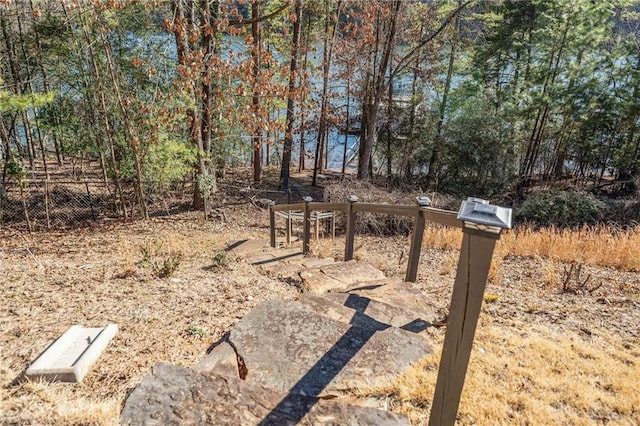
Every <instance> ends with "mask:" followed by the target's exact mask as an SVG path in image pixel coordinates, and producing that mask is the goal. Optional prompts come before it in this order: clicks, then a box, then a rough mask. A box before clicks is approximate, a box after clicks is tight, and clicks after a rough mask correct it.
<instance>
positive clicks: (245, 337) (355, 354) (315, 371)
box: [229, 300, 432, 396]
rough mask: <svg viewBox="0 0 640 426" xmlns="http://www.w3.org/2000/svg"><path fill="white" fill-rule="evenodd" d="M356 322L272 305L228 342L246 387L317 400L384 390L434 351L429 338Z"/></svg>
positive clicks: (295, 305)
mask: <svg viewBox="0 0 640 426" xmlns="http://www.w3.org/2000/svg"><path fill="white" fill-rule="evenodd" d="M354 322H355V325H354V324H348V323H346V322H345V321H336V320H334V319H330V318H327V317H325V316H322V315H319V314H317V313H315V312H313V310H312V309H310V308H309V307H307V306H305V305H304V304H302V303H300V302H295V301H283V300H271V301H267V302H264V303H262V304H260V305H258V306H257V307H256V308H254V309H253V310H252V311H251V312H249V313H248V314H247V315H246V316H245V317H244V318H243V319H242V320H240V321H239V322H238V323H237V324H236V325H235V326H234V328H233V329H232V330H231V332H230V335H229V340H230V342H231V344H232V345H233V347H234V348H236V351H237V353H238V355H239V356H240V357H241V358H242V360H243V361H244V364H245V366H246V368H247V376H246V380H247V381H249V382H252V383H259V384H262V385H264V386H267V387H270V388H272V389H275V390H277V391H280V392H289V391H290V392H293V393H299V394H303V395H314V396H328V395H336V394H339V393H340V392H341V391H345V390H348V389H352V388H360V389H362V388H367V387H376V386H382V385H384V384H386V383H388V381H389V380H390V379H391V378H394V377H395V376H397V375H398V374H400V373H402V372H403V371H405V370H406V369H407V368H408V367H409V366H410V365H412V364H413V363H415V362H417V361H418V360H420V359H421V358H422V357H424V356H425V355H427V354H429V353H430V352H431V351H432V348H431V346H430V345H429V343H428V341H427V338H426V336H425V335H424V334H415V333H413V332H410V331H405V330H402V329H398V328H394V327H389V326H388V325H386V324H381V323H379V322H377V321H375V320H373V319H371V318H368V319H367V318H362V317H361V318H358V319H357V320H355V321H354Z"/></svg>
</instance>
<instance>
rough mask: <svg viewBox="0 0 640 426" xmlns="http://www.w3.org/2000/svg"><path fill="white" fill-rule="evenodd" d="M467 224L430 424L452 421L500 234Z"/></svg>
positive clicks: (443, 425)
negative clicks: (472, 227)
mask: <svg viewBox="0 0 640 426" xmlns="http://www.w3.org/2000/svg"><path fill="white" fill-rule="evenodd" d="M467 226H468V224H467V223H465V226H464V228H463V233H464V234H463V238H462V248H461V249H460V259H459V261H458V271H457V273H456V280H455V283H454V286H453V295H452V296H451V306H450V307H449V317H448V325H447V332H446V334H445V337H444V344H443V348H442V357H441V358H440V368H439V369H438V381H437V382H436V390H435V395H434V398H433V404H432V406H431V415H430V417H429V426H448V425H453V424H454V423H455V420H456V413H457V411H458V405H459V403H460V394H461V393H462V387H463V385H464V378H465V375H466V373H467V366H468V364H469V357H470V355H471V347H472V344H473V336H474V334H475V330H476V325H477V324H478V317H479V315H480V307H481V305H482V299H483V296H484V288H485V286H486V283H487V277H488V275H489V267H490V266H491V256H492V255H493V249H494V247H495V243H496V240H497V239H498V238H499V236H500V234H499V230H498V231H497V232H492V231H491V230H480V229H470V228H468V227H467ZM494 230H495V228H494Z"/></svg>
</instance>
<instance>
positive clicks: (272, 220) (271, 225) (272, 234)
mask: <svg viewBox="0 0 640 426" xmlns="http://www.w3.org/2000/svg"><path fill="white" fill-rule="evenodd" d="M275 204H276V203H275V201H272V200H269V231H270V242H271V247H275V246H276V212H274V211H273V206H274V205H275Z"/></svg>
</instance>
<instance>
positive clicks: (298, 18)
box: [280, 0, 302, 191]
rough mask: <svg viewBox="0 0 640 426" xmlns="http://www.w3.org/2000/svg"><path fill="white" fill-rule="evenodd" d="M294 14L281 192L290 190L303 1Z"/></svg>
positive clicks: (299, 3)
mask: <svg viewBox="0 0 640 426" xmlns="http://www.w3.org/2000/svg"><path fill="white" fill-rule="evenodd" d="M294 14H295V22H294V24H293V40H292V42H291V64H290V66H289V92H288V95H287V127H286V130H285V133H284V147H283V150H282V168H281V169H280V190H283V191H284V190H287V189H289V172H290V165H291V150H292V148H293V122H294V108H295V89H296V72H297V70H298V50H299V49H300V25H301V24H302V0H296V2H295V10H294ZM301 155H302V152H301Z"/></svg>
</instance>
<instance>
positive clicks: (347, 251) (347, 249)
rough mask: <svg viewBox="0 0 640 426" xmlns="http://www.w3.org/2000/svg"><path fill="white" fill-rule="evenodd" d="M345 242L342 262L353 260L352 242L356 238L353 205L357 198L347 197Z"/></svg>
mask: <svg viewBox="0 0 640 426" xmlns="http://www.w3.org/2000/svg"><path fill="white" fill-rule="evenodd" d="M347 201H348V202H349V204H347V237H346V238H347V241H346V242H345V244H344V261H345V262H346V261H348V260H351V259H353V241H354V239H355V236H356V212H355V211H354V210H353V205H354V204H355V203H357V202H358V197H356V196H355V195H349V196H348V197H347Z"/></svg>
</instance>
